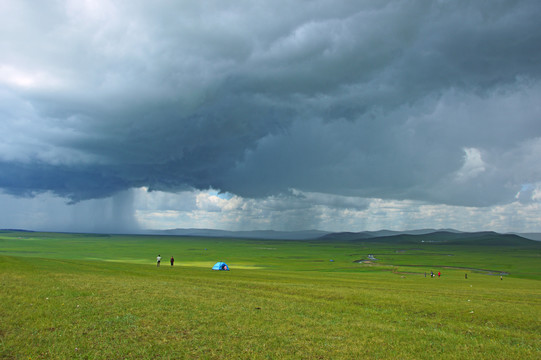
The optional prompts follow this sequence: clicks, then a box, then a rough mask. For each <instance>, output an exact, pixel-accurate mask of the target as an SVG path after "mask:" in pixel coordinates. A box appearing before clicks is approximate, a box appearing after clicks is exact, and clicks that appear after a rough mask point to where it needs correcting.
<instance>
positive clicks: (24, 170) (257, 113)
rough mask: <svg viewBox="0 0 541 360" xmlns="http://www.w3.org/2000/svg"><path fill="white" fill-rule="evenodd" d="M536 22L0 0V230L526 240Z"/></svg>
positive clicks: (498, 13)
mask: <svg viewBox="0 0 541 360" xmlns="http://www.w3.org/2000/svg"><path fill="white" fill-rule="evenodd" d="M540 13H541V2H539V1H537V0H532V1H529V0H524V1H504V0H490V1H488V0H487V1H482V0H481V1H454V0H453V1H451V0H438V1H436V0H435V1H421V0H419V1H415V0H413V1H407V2H405V1H399V0H394V1H393V0H389V1H385V0H374V1H370V0H362V1H340V0H332V1H327V0H319V1H318V0H315V1H282V0H276V1H259V0H250V1H222V0H220V1H218V0H216V1H212V0H211V1H195V0H194V1H190V0H187V1H173V0H170V1H169V0H157V1H152V2H150V1H143V0H130V1H124V0H117V1H112V0H111V1H108V0H56V1H49V2H37V3H36V2H35V1H31V0H27V1H25V0H0V133H1V134H2V136H1V140H0V228H22V229H31V230H43V231H81V232H136V231H140V230H143V229H172V228H215V229H224V230H253V229H272V230H304V229H320V230H327V231H364V230H379V229H391V230H407V229H418V228H436V229H439V228H454V229H458V230H464V231H481V230H494V231H498V232H541V161H540V160H541V102H540V101H539V99H541V46H540V44H541V22H540V21H539V14H540Z"/></svg>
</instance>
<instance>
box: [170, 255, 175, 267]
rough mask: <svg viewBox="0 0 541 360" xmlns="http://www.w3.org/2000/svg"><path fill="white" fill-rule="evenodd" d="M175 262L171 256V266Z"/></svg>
mask: <svg viewBox="0 0 541 360" xmlns="http://www.w3.org/2000/svg"><path fill="white" fill-rule="evenodd" d="M174 263H175V258H174V257H172V256H171V266H173V264H174Z"/></svg>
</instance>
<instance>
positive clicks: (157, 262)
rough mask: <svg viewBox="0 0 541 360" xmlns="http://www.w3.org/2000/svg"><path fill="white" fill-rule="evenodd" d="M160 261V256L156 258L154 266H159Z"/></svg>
mask: <svg viewBox="0 0 541 360" xmlns="http://www.w3.org/2000/svg"><path fill="white" fill-rule="evenodd" d="M161 261H162V256H161V255H158V257H157V258H156V266H160V262H161Z"/></svg>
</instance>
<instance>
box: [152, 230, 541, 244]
mask: <svg viewBox="0 0 541 360" xmlns="http://www.w3.org/2000/svg"><path fill="white" fill-rule="evenodd" d="M147 233H149V234H154V235H175V236H196V237H223V238H242V239H267V240H330V241H332V240H337V241H377V242H414V243H422V242H427V243H430V242H438V243H447V244H451V243H464V242H466V241H467V242H469V243H472V242H475V243H479V244H481V243H493V244H507V245H511V244H518V243H524V241H526V242H525V243H524V244H529V243H531V241H532V240H537V239H535V238H534V239H531V238H528V237H526V236H521V234H500V233H496V232H493V231H478V232H464V231H458V230H454V229H416V230H406V231H395V230H378V231H361V232H328V231H323V230H301V231H275V230H247V231H229V230H216V229H170V230H153V231H148V232H147ZM529 235H540V236H539V238H540V239H541V234H535V233H530V234H529Z"/></svg>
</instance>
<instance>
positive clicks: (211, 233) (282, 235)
mask: <svg viewBox="0 0 541 360" xmlns="http://www.w3.org/2000/svg"><path fill="white" fill-rule="evenodd" d="M147 233H149V234H155V235H176V236H201V237H223V238H242V239H269V240H273V239H274V240H308V239H316V238H319V237H321V236H324V235H326V234H328V233H329V232H328V231H322V230H300V231H275V230H245V231H230V230H216V229H170V230H150V231H148V232H147Z"/></svg>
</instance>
